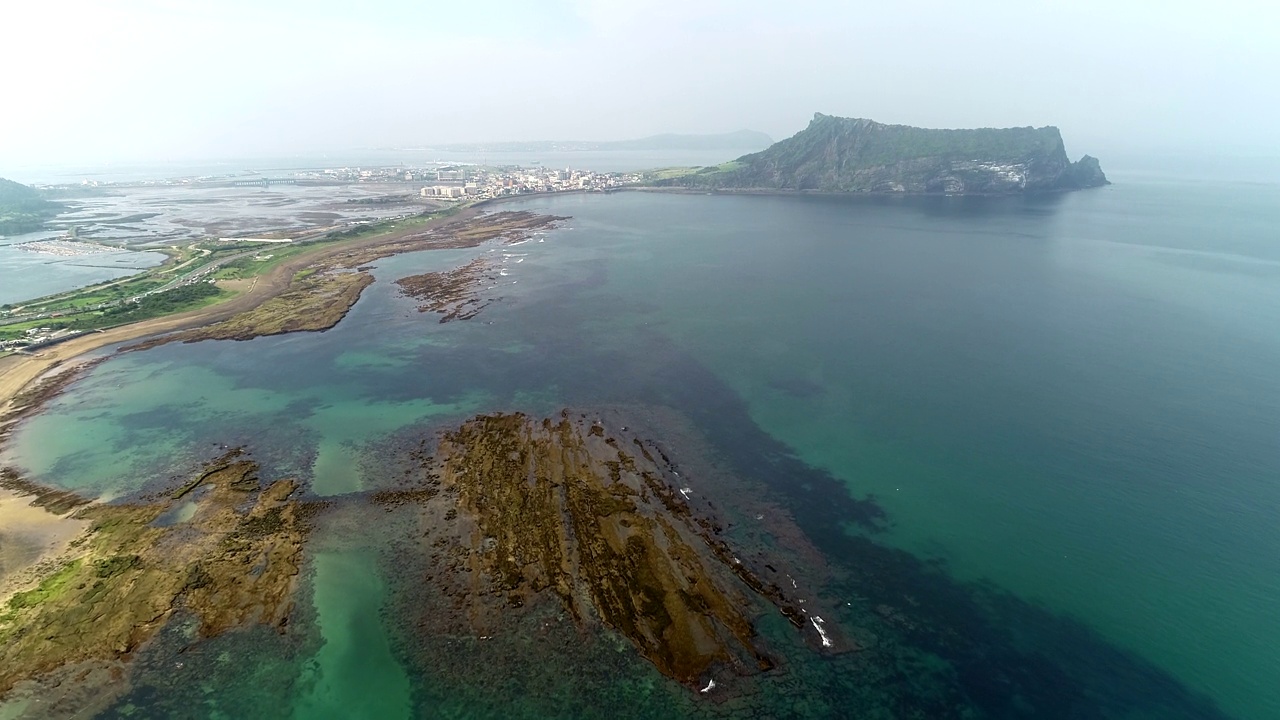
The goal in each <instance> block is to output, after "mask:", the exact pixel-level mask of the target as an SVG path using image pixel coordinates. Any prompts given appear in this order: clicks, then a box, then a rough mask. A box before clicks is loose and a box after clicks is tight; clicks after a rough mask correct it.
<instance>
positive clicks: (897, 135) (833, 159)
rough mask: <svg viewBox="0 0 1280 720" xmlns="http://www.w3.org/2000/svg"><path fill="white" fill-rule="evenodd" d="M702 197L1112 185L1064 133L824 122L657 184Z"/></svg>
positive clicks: (983, 191)
mask: <svg viewBox="0 0 1280 720" xmlns="http://www.w3.org/2000/svg"><path fill="white" fill-rule="evenodd" d="M657 184H659V185H669V186H678V187H690V188H701V189H726V190H728V189H741V190H747V189H763V190H808V191H818V192H857V193H904V194H908V193H910V194H923V193H946V194H1010V193H1024V192H1051V191H1060V190H1078V189H1081V188H1088V187H1098V186H1101V185H1106V184H1108V182H1107V178H1106V176H1105V175H1104V174H1103V173H1102V168H1101V166H1100V165H1099V164H1098V160H1097V159H1096V158H1092V157H1089V156H1088V155H1086V156H1084V157H1083V158H1082V159H1081V160H1080V161H1079V162H1076V163H1072V162H1071V161H1070V160H1069V159H1068V158H1067V153H1066V150H1065V148H1064V147H1063V143H1062V135H1061V133H1059V132H1058V129H1057V128H1055V127H1043V128H1030V127H1024V128H1004V129H994V128H981V129H975V130H929V129H924V128H915V127H909V126H906V125H884V124H881V123H878V122H874V121H872V120H864V119H851V118H839V117H832V116H830V115H823V114H821V113H818V114H816V115H814V117H813V121H812V122H811V123H809V127H807V128H805V129H804V130H802V131H801V132H799V133H797V134H796V135H794V136H792V137H790V138H788V139H786V140H783V141H781V142H778V143H774V144H773V145H772V146H770V147H769V148H768V149H766V150H764V151H762V152H758V153H753V154H751V155H744V156H742V157H740V158H738V159H737V160H735V161H733V162H731V163H725V164H724V165H719V166H715V167H708V168H702V169H700V170H698V171H696V172H693V173H690V174H687V175H681V176H678V177H671V178H667V179H663V180H659V181H657Z"/></svg>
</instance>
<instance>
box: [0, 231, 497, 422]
mask: <svg viewBox="0 0 1280 720" xmlns="http://www.w3.org/2000/svg"><path fill="white" fill-rule="evenodd" d="M476 207H477V206H469V207H466V208H463V209H462V210H461V211H459V212H458V213H456V214H453V215H449V216H447V217H442V218H436V219H432V220H430V221H428V222H426V223H424V224H422V225H415V226H413V227H409V228H403V229H399V230H393V231H390V232H388V233H385V234H380V235H375V236H373V237H369V238H364V239H360V240H353V241H351V242H346V243H336V244H332V245H324V246H321V247H319V248H316V249H315V250H313V251H309V252H303V253H301V254H299V255H298V256H297V257H293V258H290V259H289V260H287V261H285V262H283V263H281V264H280V265H278V266H276V267H275V268H273V269H272V270H271V271H270V272H269V273H266V274H265V275H262V276H261V277H260V278H259V279H258V282H256V283H255V284H254V285H253V286H252V287H251V288H250V289H249V290H247V291H245V293H244V294H242V295H239V296H237V297H234V298H232V299H230V300H228V301H226V302H223V303H218V304H216V305H210V306H208V307H204V308H199V309H196V310H190V311H187V312H184V313H178V314H176V315H167V316H165V317H160V318H154V319H151V320H143V321H141V322H137V323H132V324H129V325H121V326H119V327H114V328H110V329H107V330H102V331H100V332H93V333H89V334H87V335H84V336H81V337H77V338H74V339H72V340H68V341H66V342H64V343H60V344H58V345H52V346H49V347H47V348H45V349H42V350H41V351H40V352H38V353H36V354H34V355H16V354H15V355H10V356H8V357H4V358H0V433H2V432H3V431H4V430H5V429H6V428H7V426H10V425H11V424H12V423H13V422H14V421H16V420H17V419H19V417H20V416H21V414H22V412H23V409H24V406H23V404H22V403H20V402H19V403H15V400H17V399H18V398H19V397H20V396H21V395H22V394H23V392H24V391H26V390H28V389H30V388H31V387H32V386H33V385H34V384H35V383H36V382H39V381H40V380H42V379H44V378H46V377H48V376H49V375H50V373H51V371H54V370H67V369H71V368H73V367H75V366H78V365H79V364H81V363H82V362H84V361H86V360H88V358H87V357H86V356H87V355H89V354H90V353H92V352H94V351H96V350H100V349H102V348H105V347H109V346H111V345H116V344H119V343H123V342H128V341H131V340H139V339H143V338H147V337H150V336H153V335H160V334H163V333H169V332H174V331H178V330H192V329H195V328H200V327H203V326H205V325H211V324H213V323H217V322H222V321H224V320H229V319H230V318H232V317H234V316H236V315H239V314H240V313H243V312H246V311H249V310H253V309H255V308H257V307H259V306H260V305H262V304H263V303H265V302H267V301H268V300H271V299H272V298H274V297H277V296H279V295H281V294H283V293H284V292H286V291H287V290H288V289H289V287H290V285H291V284H292V281H293V277H294V275H295V274H296V273H297V272H299V271H300V270H303V269H304V268H306V267H308V266H309V265H312V264H314V263H317V262H320V261H323V260H325V259H327V258H330V257H333V256H335V255H338V254H341V253H345V252H349V251H351V250H358V249H365V248H369V247H376V246H378V245H381V244H384V243H389V242H395V241H397V240H400V239H402V238H404V237H406V236H408V235H411V234H414V233H420V232H422V231H423V230H424V229H432V228H438V227H444V226H447V225H451V224H454V223H459V222H464V221H468V220H471V219H473V218H475V217H476V216H477V215H479V214H480V212H479V210H477V209H476Z"/></svg>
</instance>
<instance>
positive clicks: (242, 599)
mask: <svg viewBox="0 0 1280 720" xmlns="http://www.w3.org/2000/svg"><path fill="white" fill-rule="evenodd" d="M257 470H258V466H257V464H256V463H254V462H252V461H250V460H247V459H245V458H243V457H241V456H240V453H239V452H238V451H233V452H231V453H228V454H227V455H226V456H224V457H223V458H221V459H219V460H217V461H215V462H213V463H211V464H210V465H209V466H208V467H207V468H206V469H205V470H204V471H203V472H202V473H201V474H200V475H199V476H198V477H197V478H195V479H194V480H193V481H192V482H190V483H188V484H186V485H184V486H183V487H181V488H179V489H178V490H177V491H175V492H173V493H172V494H170V495H169V496H168V497H165V498H163V499H161V500H157V501H150V502H146V503H142V504H132V505H104V504H91V505H87V506H86V507H82V508H81V509H80V510H78V511H77V512H76V513H74V515H73V516H72V517H74V518H76V519H80V520H87V521H89V522H90V523H91V525H90V527H89V530H88V531H87V533H86V534H85V535H84V536H82V537H81V538H80V539H79V540H77V541H76V542H75V543H73V549H72V550H71V551H70V553H69V554H68V555H67V556H65V557H63V558H62V559H61V561H60V564H59V565H58V566H57V567H56V568H52V569H50V571H48V572H46V573H45V574H44V577H43V578H42V579H41V580H40V582H39V583H38V584H37V585H36V586H35V587H31V588H30V589H27V590H24V591H22V592H18V593H16V594H14V595H13V596H12V597H11V598H9V599H8V600H7V602H6V603H5V604H4V605H3V606H0V697H3V696H4V695H5V694H6V693H8V692H9V691H10V690H12V689H13V687H14V685H15V684H16V683H18V682H19V681H21V680H29V679H35V680H37V681H38V680H39V679H40V678H41V677H42V676H45V675H48V674H49V673H53V672H54V671H57V670H59V669H62V668H67V667H72V666H77V665H84V666H85V667H92V666H96V667H102V666H115V665H117V664H118V663H119V662H120V661H122V660H127V659H128V658H129V656H130V655H131V653H133V652H134V651H135V650H136V649H137V648H139V647H140V646H141V645H142V644H143V643H145V642H147V641H148V640H149V639H150V638H151V637H152V636H154V635H155V634H156V633H157V632H158V631H159V630H160V629H161V628H162V627H163V626H164V625H165V624H166V623H167V622H168V621H169V619H170V617H171V616H172V615H173V614H174V613H175V612H178V611H184V612H186V613H190V614H191V615H192V616H194V617H195V618H196V619H197V620H198V626H199V636H200V637H213V636H216V635H219V634H221V633H223V632H225V631H227V630H229V629H231V628H233V627H238V626H241V625H244V624H247V623H261V624H265V625H268V626H272V627H279V628H283V627H284V626H285V624H286V623H287V621H288V618H289V614H290V612H291V610H292V607H293V600H292V597H293V591H294V585H295V580H296V577H297V575H298V572H299V568H300V566H301V562H302V546H303V541H304V538H305V536H306V534H307V523H306V521H305V517H306V516H307V514H308V512H311V511H313V510H314V509H315V508H314V507H312V506H308V505H304V504H301V503H299V502H298V501H297V500H296V499H294V497H293V495H294V491H295V490H296V489H297V485H296V483H294V481H292V480H280V481H277V482H274V483H271V484H269V485H267V486H265V487H262V486H261V485H260V483H259V482H258V479H257ZM6 487H10V488H28V489H33V490H35V487H34V486H30V485H29V484H23V482H22V481H20V480H18V479H15V478H14V477H12V475H11V474H10V476H7V479H6ZM68 497H73V496H70V494H69V493H64V492H57V491H47V490H41V491H39V492H36V494H35V498H36V501H37V502H50V503H51V506H50V509H51V510H55V509H62V508H65V507H66V506H67V505H68V504H76V505H80V504H83V502H82V501H77V502H74V503H73V502H72V501H69V500H68ZM186 503H190V504H191V505H190V506H189V507H186V508H183V507H181V506H182V505H183V504H186ZM179 510H187V511H188V513H187V514H189V515H190V517H186V516H185V515H184V514H182V513H180V512H179Z"/></svg>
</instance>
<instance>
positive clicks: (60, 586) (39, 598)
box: [0, 560, 81, 625]
mask: <svg viewBox="0 0 1280 720" xmlns="http://www.w3.org/2000/svg"><path fill="white" fill-rule="evenodd" d="M80 565H81V561H80V560H72V561H70V562H68V563H67V564H65V565H63V566H62V568H61V569H59V570H58V571H57V572H55V573H54V574H53V575H50V576H49V577H47V578H45V579H44V581H42V582H41V583H40V586H39V587H37V588H36V589H34V590H28V591H26V592H20V593H15V594H14V596H13V597H12V598H10V599H9V608H8V613H6V614H5V615H4V616H0V625H3V624H7V623H8V622H9V621H11V620H12V619H13V618H14V614H15V613H17V612H18V611H20V610H25V609H27V608H33V607H36V606H38V605H40V604H41V603H43V602H44V601H46V600H49V599H55V598H57V597H58V595H59V594H61V593H62V591H63V590H64V589H65V588H66V586H67V583H68V582H70V581H71V578H73V577H74V576H75V575H76V572H77V571H78V570H79V569H80Z"/></svg>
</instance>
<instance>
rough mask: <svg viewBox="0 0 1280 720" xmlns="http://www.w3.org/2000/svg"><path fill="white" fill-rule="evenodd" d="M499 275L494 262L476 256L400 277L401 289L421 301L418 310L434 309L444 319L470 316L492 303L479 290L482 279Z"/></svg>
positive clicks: (441, 319)
mask: <svg viewBox="0 0 1280 720" xmlns="http://www.w3.org/2000/svg"><path fill="white" fill-rule="evenodd" d="M496 279H497V273H496V271H495V270H494V268H493V263H491V262H489V261H488V260H486V259H485V258H476V259H475V260H472V261H471V262H469V263H467V264H466V265H463V266H461V267H456V268H454V269H452V270H445V271H443V272H430V273H423V274H421V275H410V276H408V277H403V278H400V279H399V280H397V281H396V285H398V286H400V293H401V294H403V295H405V296H407V297H411V298H413V299H415V300H418V301H419V305H418V312H424V313H425V312H434V313H438V314H439V315H440V322H442V323H447V322H452V321H454V320H470V319H471V318H473V317H475V316H476V315H479V314H480V311H481V310H484V309H485V308H486V307H488V306H489V304H490V303H491V302H493V301H492V300H482V299H481V298H480V296H479V294H477V292H476V291H477V289H478V287H479V285H480V283H481V282H482V281H483V282H492V281H493V280H496Z"/></svg>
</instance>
